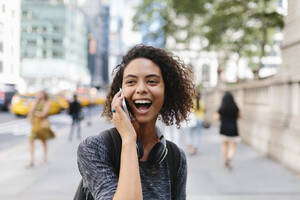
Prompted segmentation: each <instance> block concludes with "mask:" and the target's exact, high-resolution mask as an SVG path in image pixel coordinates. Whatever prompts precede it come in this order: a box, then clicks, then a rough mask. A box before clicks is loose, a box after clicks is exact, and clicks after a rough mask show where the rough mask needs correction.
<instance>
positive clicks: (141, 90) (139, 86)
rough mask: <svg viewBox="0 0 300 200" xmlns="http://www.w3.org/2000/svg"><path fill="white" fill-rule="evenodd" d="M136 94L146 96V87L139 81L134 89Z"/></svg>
mask: <svg viewBox="0 0 300 200" xmlns="http://www.w3.org/2000/svg"><path fill="white" fill-rule="evenodd" d="M136 93H137V94H146V93H147V85H146V84H145V83H144V81H139V82H138V84H137V87H136Z"/></svg>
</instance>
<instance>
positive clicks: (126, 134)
mask: <svg viewBox="0 0 300 200" xmlns="http://www.w3.org/2000/svg"><path fill="white" fill-rule="evenodd" d="M123 98H125V97H124V96H123V95H122V93H121V91H119V92H118V93H116V94H115V96H114V98H113V100H112V103H111V108H112V109H113V110H115V112H113V117H112V120H113V123H114V125H115V127H116V129H117V130H118V132H119V134H120V136H121V138H122V143H124V142H125V143H127V142H134V143H135V142H136V138H137V134H136V131H135V129H134V127H133V125H132V123H131V121H130V118H129V117H128V116H127V114H126V113H125V111H124V110H123V107H122V100H123Z"/></svg>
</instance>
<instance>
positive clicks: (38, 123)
mask: <svg viewBox="0 0 300 200" xmlns="http://www.w3.org/2000/svg"><path fill="white" fill-rule="evenodd" d="M49 109H50V101H49V100H48V95H47V94H46V92H45V91H41V92H39V93H38V94H37V96H36V99H35V102H34V104H33V106H32V108H31V110H30V112H29V114H28V118H29V120H30V122H31V124H32V128H31V133H30V136H29V151H30V162H29V163H28V164H27V165H26V168H30V167H33V166H34V140H37V139H39V140H41V141H42V143H43V147H44V158H43V161H42V164H46V162H47V140H48V139H51V138H54V137H55V134H54V132H53V131H52V130H51V128H50V124H49V121H48V114H49Z"/></svg>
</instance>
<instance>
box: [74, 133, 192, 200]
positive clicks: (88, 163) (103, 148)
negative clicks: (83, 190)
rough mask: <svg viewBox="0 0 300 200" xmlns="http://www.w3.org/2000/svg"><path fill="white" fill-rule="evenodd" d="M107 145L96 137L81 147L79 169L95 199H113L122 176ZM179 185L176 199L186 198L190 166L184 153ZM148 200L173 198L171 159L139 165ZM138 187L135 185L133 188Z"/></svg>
mask: <svg viewBox="0 0 300 200" xmlns="http://www.w3.org/2000/svg"><path fill="white" fill-rule="evenodd" d="M108 149H109V148H108V147H107V144H105V142H104V140H103V139H102V138H101V137H97V136H92V137H88V138H86V139H85V140H84V141H82V142H81V143H80V145H79V147H78V152H77V153H78V167H79V171H80V174H81V176H82V178H83V183H84V185H85V186H87V187H88V189H89V191H91V193H92V195H93V196H94V199H95V200H107V199H112V198H113V196H114V193H115V192H116V188H117V184H118V176H117V174H116V173H115V170H114V168H113V164H112V160H111V159H110V156H109V153H108ZM180 153H181V159H180V165H179V170H178V174H177V178H176V182H175V184H174V185H175V188H174V190H172V192H175V195H174V196H176V198H175V199H176V200H185V199H186V177H187V166H186V157H185V154H184V152H183V151H182V150H181V149H180ZM139 167H140V175H141V182H142V191H143V199H144V200H151V199H153V200H160V199H161V200H169V199H171V182H170V174H169V169H168V162H167V159H164V160H163V161H162V162H161V164H159V165H158V164H157V165H154V166H152V165H150V164H149V163H147V162H139ZM129 187H134V186H129Z"/></svg>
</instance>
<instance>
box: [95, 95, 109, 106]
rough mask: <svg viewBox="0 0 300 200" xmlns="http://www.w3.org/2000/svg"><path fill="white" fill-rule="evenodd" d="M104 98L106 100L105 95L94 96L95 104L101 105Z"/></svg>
mask: <svg viewBox="0 0 300 200" xmlns="http://www.w3.org/2000/svg"><path fill="white" fill-rule="evenodd" d="M105 100H106V99H105V97H101V96H99V97H97V98H96V102H95V103H96V104H97V105H103V104H104V103H105Z"/></svg>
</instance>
